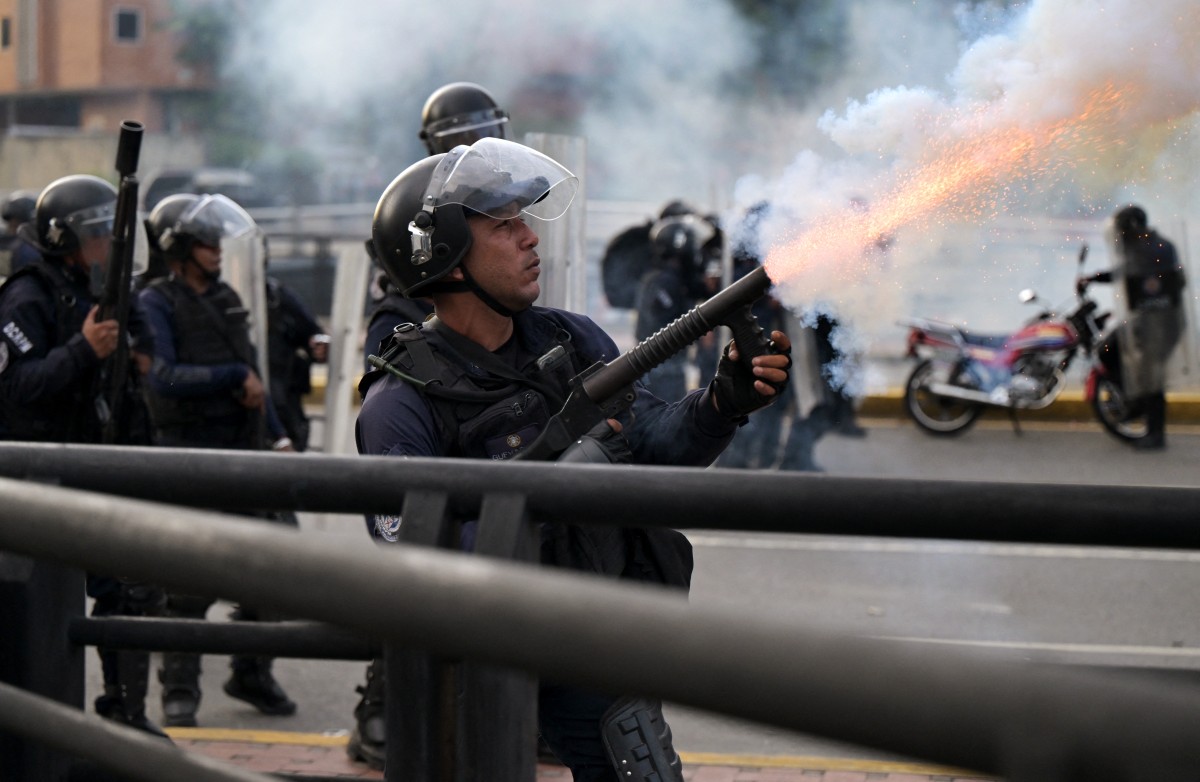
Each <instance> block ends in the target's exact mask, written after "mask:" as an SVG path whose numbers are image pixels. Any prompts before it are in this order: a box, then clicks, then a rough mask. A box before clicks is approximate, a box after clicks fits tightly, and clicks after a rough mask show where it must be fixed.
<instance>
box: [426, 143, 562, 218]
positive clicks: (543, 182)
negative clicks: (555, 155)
mask: <svg viewBox="0 0 1200 782" xmlns="http://www.w3.org/2000/svg"><path fill="white" fill-rule="evenodd" d="M578 190H579V178H578V177H576V176H575V175H574V174H572V173H571V172H570V171H568V170H567V169H566V168H564V167H563V166H561V165H560V164H559V163H557V162H556V161H554V160H553V159H552V158H550V157H547V156H546V155H543V154H542V153H541V152H538V151H537V150H534V149H531V148H529V147H527V146H525V145H524V144H518V143H516V142H515V141H508V140H506V139H500V138H482V139H479V140H478V141H476V142H475V143H474V144H472V145H471V146H469V147H455V148H454V149H453V150H451V151H450V152H448V153H446V157H445V158H444V159H443V160H442V162H441V164H439V165H438V167H437V169H436V170H435V171H434V174H433V179H432V180H430V182H429V187H428V188H427V189H426V191H425V203H424V205H423V206H424V208H425V209H426V210H432V209H436V208H437V207H439V206H444V205H446V204H461V205H462V206H464V207H466V208H467V209H470V210H472V211H474V212H478V213H480V214H484V215H487V216H488V217H493V218H496V219H498V220H508V219H511V218H513V217H518V216H520V215H528V216H530V217H536V218H538V219H539V220H555V219H558V218H559V217H562V215H563V214H564V213H565V212H566V211H567V207H569V206H570V205H571V202H572V201H573V200H574V199H575V193H576V192H577V191H578Z"/></svg>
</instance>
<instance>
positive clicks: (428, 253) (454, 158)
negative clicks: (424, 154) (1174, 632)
mask: <svg viewBox="0 0 1200 782" xmlns="http://www.w3.org/2000/svg"><path fill="white" fill-rule="evenodd" d="M468 150H469V147H465V146H458V147H455V148H454V149H452V150H450V151H449V152H447V153H446V156H445V157H443V158H442V160H441V162H440V163H438V166H437V168H435V169H434V171H433V176H432V177H430V179H429V185H428V186H427V187H426V188H425V195H423V196H422V197H421V211H419V212H417V213H416V214H415V215H413V218H412V220H411V221H409V223H408V235H409V239H410V240H411V247H412V254H411V255H410V256H409V258H408V260H409V262H410V263H411V264H412V265H413V266H424V265H425V264H427V263H429V262H430V261H433V260H436V261H438V264H439V265H441V264H443V263H445V262H446V261H447V260H448V259H449V257H450V253H451V250H450V246H451V243H453V244H454V245H455V246H458V245H460V244H461V243H462V242H461V241H460V240H461V238H462V236H463V235H465V236H466V241H467V244H470V237H471V230H470V228H468V227H467V216H466V214H465V211H464V209H463V208H462V206H461V205H460V204H442V205H440V206H439V205H438V203H437V200H438V196H439V195H440V194H441V193H442V189H443V187H444V185H445V184H446V180H447V179H449V177H450V174H451V172H453V171H454V166H455V164H456V163H457V162H458V161H459V159H460V158H462V156H463V154H464V153H466V152H467V151H468ZM451 207H454V208H451ZM435 210H440V211H438V212H437V215H436V216H435V214H434V213H435ZM435 229H436V230H437V231H438V235H439V237H441V239H442V241H440V242H438V243H437V244H434V242H433V234H434V230H435ZM464 252H465V248H464ZM447 271H449V269H447Z"/></svg>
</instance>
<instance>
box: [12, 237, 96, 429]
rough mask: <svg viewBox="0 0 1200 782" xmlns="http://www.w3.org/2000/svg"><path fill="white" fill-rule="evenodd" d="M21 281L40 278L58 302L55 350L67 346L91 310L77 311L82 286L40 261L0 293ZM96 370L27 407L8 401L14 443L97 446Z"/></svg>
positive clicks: (56, 268) (13, 278)
mask: <svg viewBox="0 0 1200 782" xmlns="http://www.w3.org/2000/svg"><path fill="white" fill-rule="evenodd" d="M21 277H36V278H37V279H38V281H39V282H40V283H41V285H42V287H43V288H44V289H45V290H46V291H47V292H48V293H50V295H51V296H53V297H54V334H53V340H52V342H51V344H50V347H51V349H53V348H56V347H59V346H61V345H65V344H66V343H67V340H69V339H70V338H71V337H72V336H74V335H75V334H78V333H79V332H80V330H81V329H82V328H83V321H84V320H85V319H86V317H87V310H86V309H84V308H81V307H79V306H78V298H77V297H78V294H79V293H80V290H79V287H78V286H75V285H72V284H71V282H70V280H68V279H67V276H66V274H65V273H64V272H63V270H62V269H61V268H59V267H58V266H56V265H54V264H51V263H47V262H46V261H44V260H42V261H38V262H37V263H34V264H31V265H29V266H26V267H24V268H22V269H20V270H19V271H17V272H16V273H15V274H14V275H13V276H12V277H9V278H8V280H6V281H5V283H4V285H3V286H0V293H2V292H3V291H4V290H6V289H8V287H9V286H10V285H12V283H13V282H14V281H16V280H18V279H20V278H21ZM97 371H98V370H97V369H92V370H89V371H86V372H84V373H83V374H82V375H81V376H80V377H79V378H78V379H77V380H76V382H74V383H72V384H71V385H70V386H68V387H67V388H65V389H63V390H62V391H60V392H59V393H57V394H54V395H52V396H48V397H44V398H42V399H39V400H37V401H36V402H31V403H29V404H21V403H20V402H19V401H16V400H7V401H6V402H5V404H4V405H2V406H0V416H2V417H3V421H4V424H3V431H4V432H5V436H6V437H7V438H8V439H11V440H33V441H41V442H76V443H86V442H98V441H99V436H100V423H99V420H98V419H97V417H96V415H95V406H94V404H93V400H92V399H91V396H92V393H93V390H94V388H93V387H94V385H95V382H96V373H97Z"/></svg>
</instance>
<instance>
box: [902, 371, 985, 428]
mask: <svg viewBox="0 0 1200 782" xmlns="http://www.w3.org/2000/svg"><path fill="white" fill-rule="evenodd" d="M933 372H934V366H933V362H932V361H922V362H921V363H920V364H917V367H916V369H914V370H913V371H912V374H911V375H909V376H908V383H907V384H906V385H905V387H904V409H905V410H906V411H907V412H908V415H909V416H910V417H911V418H912V420H913V421H915V422H916V423H917V426H919V427H921V428H922V429H924V430H925V431H926V432H929V433H930V434H936V435H941V436H949V435H956V434H962V433H963V432H965V431H966V430H967V429H969V428H970V427H971V424H973V423H975V419H977V418H979V415H980V414H981V413H982V412H983V406H982V405H979V404H976V403H974V402H967V401H965V400H962V399H953V398H951V397H945V396H938V395H937V394H934V393H932V392H931V391H930V390H929V383H930V378H931V376H932V375H933Z"/></svg>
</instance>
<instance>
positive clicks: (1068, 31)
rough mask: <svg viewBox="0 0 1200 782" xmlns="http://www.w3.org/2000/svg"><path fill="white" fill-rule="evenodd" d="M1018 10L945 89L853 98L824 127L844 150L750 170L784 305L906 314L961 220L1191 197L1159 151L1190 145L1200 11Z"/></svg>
mask: <svg viewBox="0 0 1200 782" xmlns="http://www.w3.org/2000/svg"><path fill="white" fill-rule="evenodd" d="M1015 11H1016V12H1015V13H1013V14H1012V15H1006V16H1004V17H1003V19H1002V20H1001V21H1002V24H1000V25H999V27H997V29H994V30H993V31H991V32H988V33H987V34H985V35H983V36H982V37H978V38H977V39H975V40H974V41H973V42H972V43H970V45H969V46H967V47H966V48H965V49H964V51H963V54H962V56H961V58H960V59H959V61H958V63H957V66H956V67H955V68H954V70H953V72H952V73H951V76H950V78H949V80H948V82H947V86H946V88H945V89H942V90H938V89H932V88H928V87H909V86H896V87H889V88H885V89H879V90H876V91H874V92H872V93H870V94H869V95H868V96H867V97H866V98H865V99H863V100H861V101H859V100H851V101H849V102H848V103H847V104H846V106H845V108H844V110H842V111H841V112H840V113H834V112H832V111H830V112H827V113H825V114H824V115H823V116H822V117H821V118H820V120H819V122H818V126H819V127H820V129H821V130H822V131H823V132H824V133H825V134H826V135H827V137H828V139H829V140H830V141H831V142H832V143H833V144H834V145H835V151H836V154H829V153H826V154H823V155H822V154H818V153H816V152H813V151H811V150H806V151H804V152H802V153H800V154H799V155H798V156H797V157H796V158H795V159H794V161H793V162H792V164H791V165H790V166H789V167H788V169H787V170H786V171H785V172H784V174H783V175H782V176H780V177H778V178H776V179H774V180H770V181H768V180H764V179H762V178H752V179H746V180H743V181H742V182H740V183H739V188H738V191H739V192H738V199H739V202H740V204H741V205H749V204H750V203H752V202H755V201H759V200H762V199H764V198H766V199H767V200H769V201H770V202H771V203H772V205H773V207H774V208H773V210H772V212H771V215H772V217H771V219H770V220H768V224H767V226H766V228H765V236H764V237H763V242H764V245H765V247H764V250H765V252H764V255H765V257H766V259H767V260H766V264H767V269H768V272H769V273H770V276H771V278H772V279H773V280H775V281H776V283H777V284H778V287H779V290H780V292H781V293H780V296H781V298H782V299H783V300H784V301H785V302H786V303H787V304H789V305H790V306H791V307H793V308H794V309H800V310H803V309H805V308H812V307H816V308H818V309H825V310H834V311H837V312H840V313H841V316H842V317H843V318H844V319H848V320H849V321H850V322H851V323H853V322H854V321H855V320H856V319H861V320H869V319H871V318H874V319H875V320H879V319H880V317H881V316H884V317H889V316H890V317H889V319H890V320H891V319H894V318H895V317H898V316H901V315H903V314H907V313H903V312H899V311H895V310H894V307H895V305H896V303H897V302H901V301H906V300H907V299H908V298H909V297H905V296H901V295H898V294H899V293H900V292H901V291H900V289H901V288H902V287H903V286H904V285H905V284H911V281H913V280H917V279H919V278H920V274H919V273H920V272H921V271H923V272H924V276H925V277H926V278H927V279H928V278H934V277H936V274H937V268H936V266H935V265H934V264H932V263H930V260H931V258H936V257H937V253H938V249H939V245H940V244H941V243H942V242H943V241H944V238H945V237H946V236H948V235H949V234H951V233H953V232H955V231H962V230H977V229H978V228H980V227H981V226H986V225H988V224H989V223H990V222H992V221H993V220H996V219H997V218H1002V217H1014V216H1015V217H1021V218H1025V219H1030V218H1031V217H1032V216H1035V215H1036V216H1045V215H1047V214H1049V215H1055V216H1059V217H1088V216H1094V215H1104V214H1107V213H1109V212H1111V211H1112V209H1113V208H1114V207H1115V206H1117V205H1118V204H1119V203H1121V202H1122V201H1124V200H1127V199H1128V198H1129V194H1130V193H1131V192H1140V194H1141V196H1143V198H1142V200H1143V203H1146V205H1147V206H1148V209H1149V211H1150V213H1151V215H1152V219H1154V216H1156V215H1157V218H1158V219H1160V220H1161V219H1169V218H1171V217H1173V216H1178V215H1179V213H1180V211H1181V210H1182V209H1185V208H1187V207H1188V206H1189V205H1190V203H1189V201H1190V200H1191V197H1192V196H1191V193H1189V192H1187V191H1188V190H1190V188H1191V185H1190V183H1185V182H1182V181H1180V178H1179V177H1178V172H1177V174H1176V175H1175V176H1171V175H1170V170H1169V169H1168V168H1167V167H1166V166H1165V165H1164V164H1163V162H1161V161H1171V160H1178V159H1179V158H1180V157H1181V156H1183V155H1185V154H1190V153H1194V152H1195V135H1196V134H1195V132H1194V131H1195V130H1196V125H1197V118H1198V116H1200V114H1198V112H1197V109H1200V82H1198V81H1197V80H1196V79H1195V78H1194V74H1195V73H1197V72H1198V71H1200V46H1198V45H1197V44H1196V43H1195V42H1194V40H1193V39H1194V32H1195V30H1197V29H1200V6H1197V5H1196V4H1195V3H1192V2H1188V1H1186V0H1177V1H1176V2H1164V3H1157V4H1153V5H1151V4H1146V3H1134V2H1132V1H1131V0H1119V1H1118V2H1110V3H1106V4H1104V5H1103V6H1098V5H1096V4H1095V3H1090V2H1085V1H1082V0H1054V2H1035V3H1031V4H1028V5H1026V6H1022V7H1018V8H1017V9H1015ZM966 21H975V22H979V21H987V19H986V16H985V15H977V16H976V17H974V18H973V19H972V20H966ZM992 21H993V24H994V23H995V20H994V19H993V20H992ZM1164 182H1165V187H1164ZM1157 192H1161V196H1160V197H1158V198H1153V197H1150V196H1153V195H1154V194H1155V193H1157ZM1181 196H1182V198H1183V200H1182V201H1180V200H1176V201H1174V202H1171V200H1169V199H1170V198H1176V199H1179V198H1180V197H1181ZM1065 238H1066V237H1063V239H1065ZM881 240H885V241H883V242H881ZM922 267H923V268H922ZM923 314H930V313H923ZM976 325H977V324H976Z"/></svg>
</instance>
